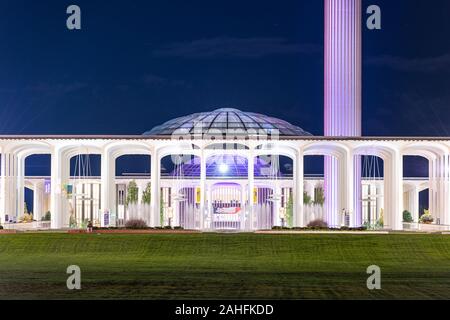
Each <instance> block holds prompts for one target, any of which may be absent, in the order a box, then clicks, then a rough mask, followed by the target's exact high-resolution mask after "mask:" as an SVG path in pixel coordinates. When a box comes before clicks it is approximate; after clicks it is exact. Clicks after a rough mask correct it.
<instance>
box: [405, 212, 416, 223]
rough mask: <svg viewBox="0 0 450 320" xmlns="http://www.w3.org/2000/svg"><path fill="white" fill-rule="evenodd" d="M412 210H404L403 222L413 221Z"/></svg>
mask: <svg viewBox="0 0 450 320" xmlns="http://www.w3.org/2000/svg"><path fill="white" fill-rule="evenodd" d="M413 221H414V220H413V218H412V215H411V212H409V211H408V210H405V211H403V222H413Z"/></svg>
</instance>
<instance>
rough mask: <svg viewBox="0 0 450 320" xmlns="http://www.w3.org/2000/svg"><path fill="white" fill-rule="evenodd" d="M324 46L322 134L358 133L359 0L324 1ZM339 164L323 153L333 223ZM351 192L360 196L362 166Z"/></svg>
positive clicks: (356, 221)
mask: <svg viewBox="0 0 450 320" xmlns="http://www.w3.org/2000/svg"><path fill="white" fill-rule="evenodd" d="M324 9H325V10H324V13H325V27H324V31H325V35H324V40H325V42H324V43H325V46H324V49H325V50H324V51H325V54H324V61H325V67H324V71H325V72H324V97H325V99H324V135H325V136H341V137H354V136H357V137H358V136H361V91H362V90H361V85H362V81H361V66H362V64H361V48H362V46H361V43H362V41H361V39H362V36H361V28H362V21H361V18H362V10H361V9H362V5H361V0H325V2H324ZM340 167H341V166H340V165H339V164H338V160H337V159H336V158H332V157H330V156H325V166H324V191H325V210H326V220H327V222H328V224H330V225H331V226H333V225H336V223H337V221H338V220H339V219H338V217H340V216H341V212H342V209H343V208H342V206H341V205H339V204H338V200H337V198H338V197H339V188H340V187H341V183H342V182H338V180H340V179H341V178H340V177H339V171H340V170H341V168H340ZM353 168H354V174H353V176H354V179H355V182H354V191H353V192H354V193H355V196H356V197H357V198H359V197H360V192H361V191H360V189H361V181H360V180H361V167H360V165H359V162H358V163H357V164H356V165H354V167H353ZM353 209H354V216H355V217H354V224H356V225H359V224H361V210H360V206H356V207H354V208H353Z"/></svg>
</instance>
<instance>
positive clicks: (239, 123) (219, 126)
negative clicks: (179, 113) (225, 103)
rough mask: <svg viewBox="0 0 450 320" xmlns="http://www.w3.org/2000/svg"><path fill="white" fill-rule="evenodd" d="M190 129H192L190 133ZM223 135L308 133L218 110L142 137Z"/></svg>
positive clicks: (179, 120) (253, 115)
mask: <svg viewBox="0 0 450 320" xmlns="http://www.w3.org/2000/svg"><path fill="white" fill-rule="evenodd" d="M194 128H195V129H196V130H194ZM199 128H201V133H202V134H208V133H210V134H216V133H217V132H218V131H220V132H222V133H225V132H226V131H227V130H230V131H231V130H233V132H239V133H241V134H243V135H247V134H249V135H254V134H255V132H257V133H259V134H261V133H266V134H273V133H277V134H279V135H280V136H311V134H310V133H309V132H306V131H304V130H303V129H302V128H300V127H297V126H294V125H292V124H290V123H289V122H287V121H284V120H281V119H277V118H273V117H269V116H266V115H263V114H259V113H253V112H243V111H240V110H238V109H232V108H221V109H217V110H214V111H211V112H200V113H193V114H190V115H187V116H183V117H179V118H175V119H172V120H170V121H167V122H165V123H163V124H162V125H159V126H156V127H154V128H153V129H151V130H150V131H147V132H145V133H144V135H172V134H173V133H190V134H194V133H197V134H198V133H200V129H199Z"/></svg>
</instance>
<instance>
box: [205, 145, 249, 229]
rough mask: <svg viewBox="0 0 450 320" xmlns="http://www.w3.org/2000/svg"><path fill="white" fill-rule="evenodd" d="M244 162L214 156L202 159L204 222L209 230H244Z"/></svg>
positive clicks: (238, 158)
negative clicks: (204, 172) (204, 201)
mask: <svg viewBox="0 0 450 320" xmlns="http://www.w3.org/2000/svg"><path fill="white" fill-rule="evenodd" d="M248 169H249V168H248V159H247V158H246V157H244V156H242V155H237V154H221V153H219V154H214V155H211V156H209V157H208V158H207V159H206V190H205V192H206V197H205V198H206V204H205V206H206V208H207V209H206V219H205V220H206V221H205V225H206V226H207V228H209V229H212V230H248V229H250V228H251V226H250V222H249V219H248V217H249V215H250V213H249V205H248V204H247V203H246V202H247V201H248V192H247V190H248V188H249V181H248V180H247V178H248V172H249V170H248Z"/></svg>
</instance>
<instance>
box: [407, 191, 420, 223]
mask: <svg viewBox="0 0 450 320" xmlns="http://www.w3.org/2000/svg"><path fill="white" fill-rule="evenodd" d="M409 208H410V210H411V216H412V218H413V220H414V222H418V221H419V188H418V187H417V186H414V187H413V188H412V189H411V190H410V191H409Z"/></svg>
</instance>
